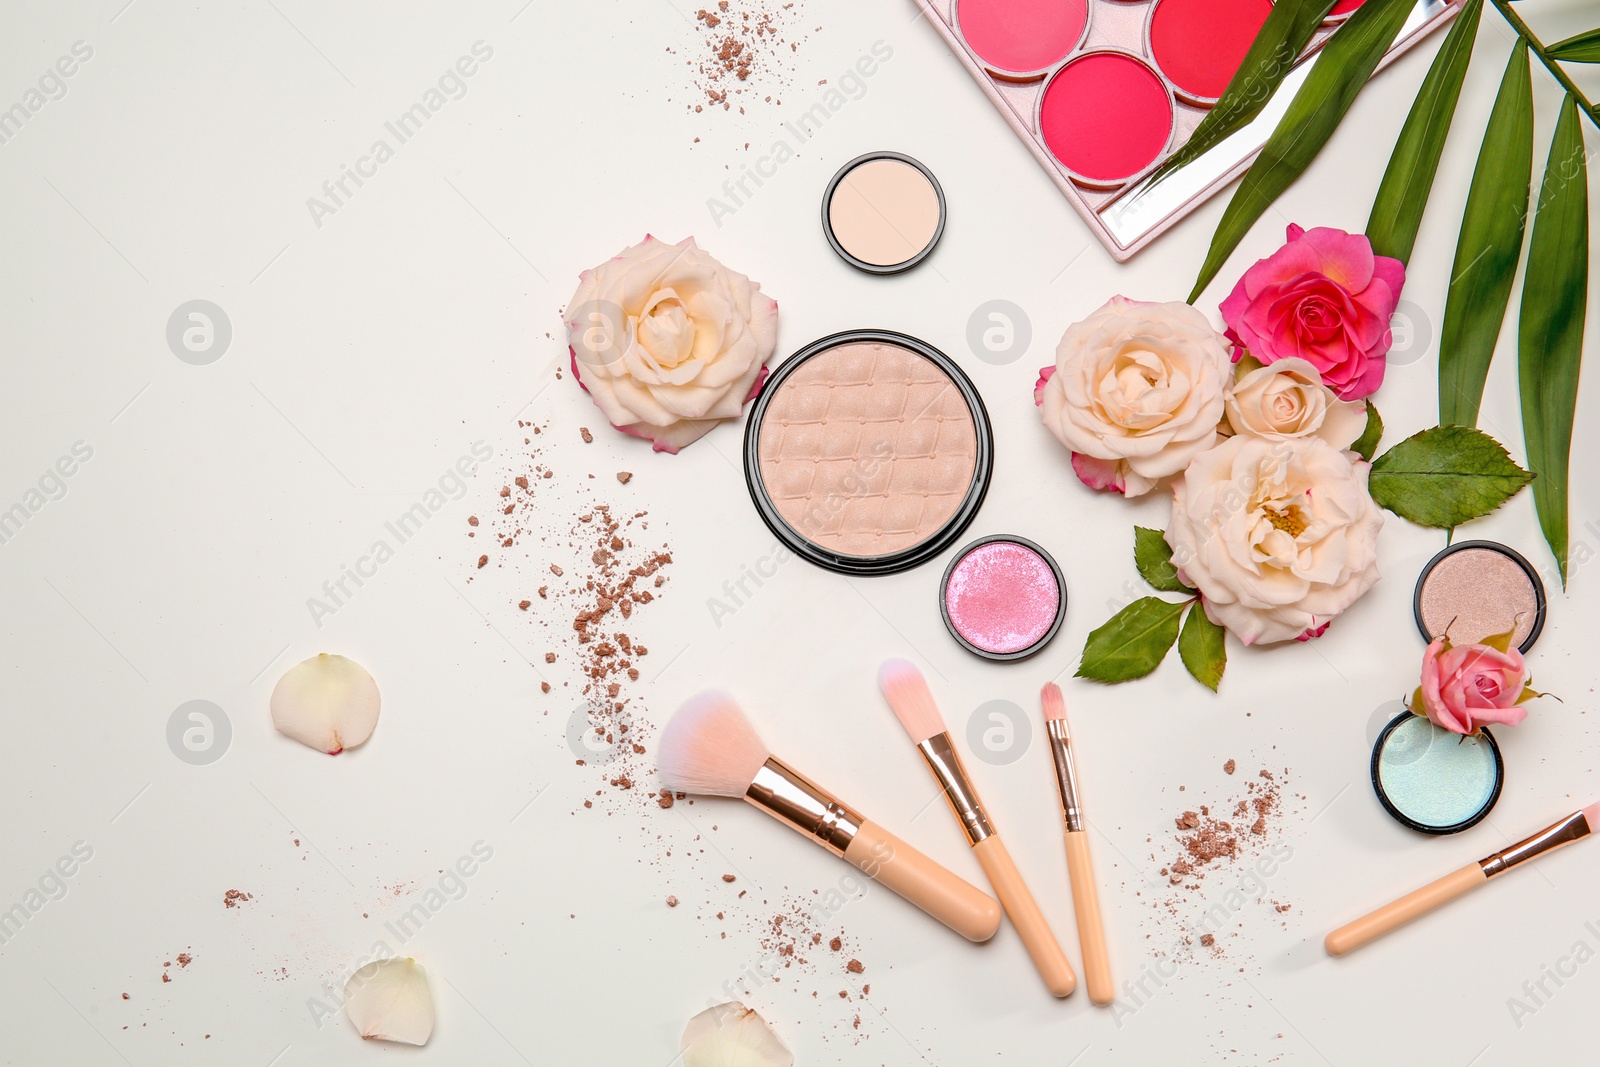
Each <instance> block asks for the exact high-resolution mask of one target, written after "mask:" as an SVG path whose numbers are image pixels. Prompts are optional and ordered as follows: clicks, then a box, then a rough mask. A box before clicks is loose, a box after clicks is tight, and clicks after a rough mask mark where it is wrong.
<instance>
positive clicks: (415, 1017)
mask: <svg viewBox="0 0 1600 1067" xmlns="http://www.w3.org/2000/svg"><path fill="white" fill-rule="evenodd" d="M344 1011H345V1014H346V1015H348V1016H350V1021H351V1022H352V1023H354V1024H355V1028H356V1032H357V1033H359V1034H360V1035H361V1036H362V1038H364V1039H371V1040H375V1041H399V1042H402V1043H404V1044H407V1045H426V1044H427V1043H428V1038H429V1037H430V1036H431V1035H432V1034H433V994H432V993H431V992H429V990H428V975H427V972H426V971H424V970H423V969H422V967H421V965H420V964H418V963H417V961H416V960H414V959H411V958H410V957H407V958H405V959H385V960H378V961H376V962H375V963H369V964H367V965H366V966H365V967H363V968H361V969H360V970H359V971H357V972H356V973H355V974H353V975H351V976H350V980H349V981H348V982H346V983H345V986H344Z"/></svg>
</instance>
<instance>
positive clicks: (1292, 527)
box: [1261, 504, 1310, 537]
mask: <svg viewBox="0 0 1600 1067" xmlns="http://www.w3.org/2000/svg"><path fill="white" fill-rule="evenodd" d="M1261 510H1262V512H1264V513H1265V514H1266V516H1267V521H1268V522H1270V523H1272V527H1273V529H1275V530H1282V531H1283V532H1284V533H1286V534H1288V535H1289V536H1290V537H1299V536H1300V535H1301V534H1303V533H1305V530H1306V527H1307V526H1309V525H1310V523H1309V522H1308V521H1307V520H1306V517H1305V515H1304V514H1303V513H1302V512H1301V511H1300V508H1299V506H1298V505H1295V504H1290V505H1289V506H1288V507H1286V508H1284V509H1283V510H1282V511H1279V510H1278V509H1277V508H1275V507H1273V506H1272V505H1271V504H1263V505H1262V506H1261Z"/></svg>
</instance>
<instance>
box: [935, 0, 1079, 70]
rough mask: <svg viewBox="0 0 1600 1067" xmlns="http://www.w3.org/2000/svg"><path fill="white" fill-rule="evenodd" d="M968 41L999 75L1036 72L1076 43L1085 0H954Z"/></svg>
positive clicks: (964, 35)
mask: <svg viewBox="0 0 1600 1067" xmlns="http://www.w3.org/2000/svg"><path fill="white" fill-rule="evenodd" d="M955 15H956V20H955V21H956V27H957V29H958V30H959V31H960V33H961V36H962V39H963V40H965V41H966V42H967V47H968V48H970V49H972V52H973V54H974V55H976V56H977V57H978V58H979V59H980V60H982V61H983V63H984V65H985V66H986V67H988V68H989V69H990V70H991V71H993V72H994V73H996V74H999V75H1001V76H1002V77H1011V78H1026V77H1037V76H1038V75H1040V74H1043V73H1044V72H1045V71H1046V70H1048V69H1049V68H1050V67H1053V66H1055V65H1056V64H1057V63H1059V62H1061V60H1063V59H1065V58H1067V53H1069V52H1071V51H1072V50H1073V49H1074V48H1076V47H1077V45H1078V42H1079V41H1080V40H1081V39H1082V38H1083V31H1084V29H1085V28H1086V27H1087V26H1088V25H1089V4H1088V0H956V9H955Z"/></svg>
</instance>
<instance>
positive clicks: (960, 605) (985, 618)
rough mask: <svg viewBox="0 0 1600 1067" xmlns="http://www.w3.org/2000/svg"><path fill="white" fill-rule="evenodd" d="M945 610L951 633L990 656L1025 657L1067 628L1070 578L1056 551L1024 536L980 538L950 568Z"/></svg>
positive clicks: (941, 600) (941, 602) (944, 588)
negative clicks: (1052, 552)
mask: <svg viewBox="0 0 1600 1067" xmlns="http://www.w3.org/2000/svg"><path fill="white" fill-rule="evenodd" d="M939 606H940V611H941V613H942V614H943V615H944V621H945V625H946V626H948V627H949V628H950V633H951V634H952V635H953V636H954V637H955V639H956V640H957V641H959V642H960V643H961V644H962V646H963V647H964V648H966V649H967V650H968V651H969V652H974V653H976V654H978V655H980V656H983V657H985V658H986V659H1002V660H1010V659H1023V658H1024V657H1027V656H1031V655H1033V654H1034V653H1035V652H1037V651H1039V649H1041V648H1043V647H1044V646H1045V645H1046V644H1047V643H1048V642H1049V640H1050V639H1051V638H1052V637H1054V636H1055V634H1056V631H1057V630H1058V629H1060V628H1061V619H1062V617H1063V616H1064V615H1065V614H1066V610H1067V591H1066V583H1065V581H1064V580H1063V579H1062V577H1061V569H1060V568H1059V567H1057V566H1056V561H1055V560H1054V559H1052V558H1050V554H1049V553H1048V552H1046V551H1045V550H1044V549H1042V548H1040V547H1039V546H1038V545H1036V544H1034V543H1033V542H1032V541H1029V540H1027V539H1026V538H1022V537H1011V536H998V537H985V538H983V539H981V540H978V541H974V542H973V543H972V544H970V545H968V546H967V547H966V548H963V549H962V550H961V553H960V554H959V555H958V556H956V558H955V559H953V560H951V561H950V566H949V567H947V568H946V569H945V572H944V582H943V583H942V584H941V586H940V591H939Z"/></svg>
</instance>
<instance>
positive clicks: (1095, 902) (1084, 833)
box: [1040, 682, 1116, 1004]
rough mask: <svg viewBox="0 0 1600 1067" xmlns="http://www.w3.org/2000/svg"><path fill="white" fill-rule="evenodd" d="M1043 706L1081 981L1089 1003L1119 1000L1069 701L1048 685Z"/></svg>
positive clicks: (1044, 691)
mask: <svg viewBox="0 0 1600 1067" xmlns="http://www.w3.org/2000/svg"><path fill="white" fill-rule="evenodd" d="M1040 698H1041V699H1042V700H1043V702H1044V728H1045V736H1046V737H1048V738H1049V740H1050V758H1051V760H1053V761H1054V763H1055V768H1056V790H1057V791H1058V792H1059V793H1060V794H1061V815H1062V818H1063V819H1064V820H1065V822H1066V824H1067V832H1066V845H1067V874H1068V875H1069V876H1070V877H1071V879H1072V911H1073V914H1074V915H1075V916H1076V917H1077V920H1078V945H1079V947H1080V948H1081V949H1082V950H1083V978H1084V984H1085V985H1087V986H1088V988H1089V999H1090V1000H1092V1001H1093V1002H1094V1003H1096V1004H1110V1003H1111V1002H1112V1000H1114V999H1115V998H1116V991H1115V990H1114V989H1113V988H1112V984H1111V954H1110V952H1108V951H1107V949H1106V928H1105V923H1104V922H1103V921H1102V919H1101V917H1100V894H1099V891H1098V888H1097V887H1096V886H1095V881H1094V865H1093V863H1092V862H1091V861H1090V859H1089V831H1088V830H1086V829H1084V825H1083V807H1082V805H1081V804H1080V797H1079V796H1078V771H1077V768H1076V767H1075V766H1074V765H1073V762H1072V744H1071V738H1070V737H1069V736H1068V733H1067V702H1066V701H1065V700H1064V699H1063V698H1062V696H1061V687H1060V686H1059V685H1057V684H1056V683H1054V682H1046V683H1045V686H1044V689H1043V690H1042V691H1041V693H1040Z"/></svg>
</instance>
